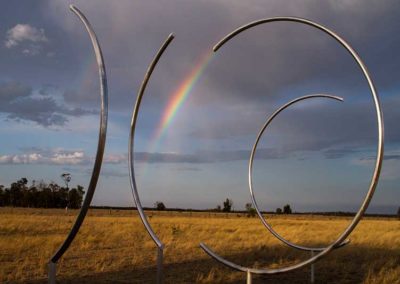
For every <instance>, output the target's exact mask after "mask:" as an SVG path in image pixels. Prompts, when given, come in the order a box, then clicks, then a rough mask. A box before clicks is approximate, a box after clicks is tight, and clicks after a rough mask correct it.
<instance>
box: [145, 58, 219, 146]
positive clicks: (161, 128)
mask: <svg viewBox="0 0 400 284" xmlns="http://www.w3.org/2000/svg"><path fill="white" fill-rule="evenodd" d="M212 55H213V53H212V52H207V53H206V54H205V55H203V56H202V57H201V58H200V60H199V62H198V63H197V64H196V65H195V67H194V68H193V69H192V70H191V72H190V73H189V75H188V76H187V77H186V78H185V80H183V82H182V83H181V84H180V85H179V87H178V88H177V89H176V90H175V91H174V92H173V95H172V96H171V99H170V101H169V102H168V104H167V106H166V108H165V111H164V113H163V115H162V118H161V121H160V124H159V125H158V127H157V131H156V134H155V135H154V138H153V139H152V141H154V143H157V142H159V141H160V139H161V138H162V136H163V135H164V133H165V132H166V130H167V129H168V127H169V126H170V125H171V123H172V121H173V120H174V118H175V116H176V114H177V113H178V111H179V109H180V108H181V107H182V105H183V103H184V102H185V101H186V99H187V98H188V96H189V94H190V91H191V90H192V89H193V86H194V85H195V84H196V82H197V81H198V80H199V78H200V77H201V74H202V73H203V71H204V69H205V68H206V66H207V65H208V63H209V62H210V61H211V58H212ZM153 145H154V144H153ZM151 148H152V149H151V150H155V149H154V148H155V147H154V146H153V147H151Z"/></svg>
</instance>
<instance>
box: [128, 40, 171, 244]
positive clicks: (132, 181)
mask: <svg viewBox="0 0 400 284" xmlns="http://www.w3.org/2000/svg"><path fill="white" fill-rule="evenodd" d="M173 39H174V35H173V34H170V35H169V36H168V38H167V39H166V40H165V42H164V44H163V45H162V46H161V48H160V49H159V50H158V52H157V54H156V56H155V57H154V59H153V61H152V62H151V64H150V66H149V68H148V69H147V72H146V75H145V76H144V79H143V82H142V85H141V86H140V89H139V93H138V96H137V98H136V103H135V107H134V109H133V113H132V121H131V130H130V134H129V148H128V153H129V155H128V156H129V177H130V184H131V188H132V194H133V198H134V199H135V203H136V207H137V210H138V212H139V216H140V219H141V220H142V222H143V225H144V226H145V228H146V230H147V232H148V233H149V235H150V237H151V238H152V239H153V241H154V242H155V244H156V245H157V247H158V248H160V249H163V248H164V244H163V243H162V242H161V241H160V239H159V238H158V237H157V235H156V234H155V233H154V230H153V228H152V227H151V225H150V223H149V221H148V220H147V217H146V214H145V213H144V210H143V207H142V203H141V202H140V198H139V193H138V190H137V185H136V179H135V167H134V163H135V158H134V155H135V151H134V143H135V130H136V122H137V117H138V114H139V109H140V103H141V102H142V98H143V95H144V92H145V90H146V86H147V83H148V82H149V80H150V77H151V74H152V73H153V70H154V68H155V67H156V65H157V63H158V61H159V60H160V58H161V56H162V55H163V53H164V51H165V50H166V49H167V47H168V45H169V44H170V43H171V41H172V40H173Z"/></svg>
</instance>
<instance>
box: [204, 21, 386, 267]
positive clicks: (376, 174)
mask: <svg viewBox="0 0 400 284" xmlns="http://www.w3.org/2000/svg"><path fill="white" fill-rule="evenodd" d="M283 21H286V22H295V23H301V24H304V25H308V26H311V27H314V28H316V29H319V30H321V31H323V32H324V33H326V34H328V35H329V36H331V37H332V38H333V39H335V40H336V41H337V42H339V43H340V44H341V45H342V46H343V47H344V48H345V49H346V50H347V51H348V52H349V53H350V55H351V56H352V58H353V59H354V61H355V62H356V63H357V65H358V66H359V68H360V69H361V71H362V72H363V75H364V77H365V79H366V80H367V82H368V86H369V88H370V90H371V94H372V98H373V101H374V106H375V111H376V118H377V126H378V145H377V155H376V162H375V167H374V172H373V174H372V177H371V181H370V185H369V188H368V192H367V194H366V196H365V198H364V200H363V202H362V204H361V206H360V208H359V210H358V211H357V214H356V215H355V216H354V218H353V220H352V222H351V223H350V225H349V226H348V227H347V228H346V229H345V231H344V232H343V233H342V234H341V235H340V236H339V237H338V238H337V239H336V240H335V241H334V242H333V243H332V244H330V245H329V246H328V247H326V248H325V249H324V250H322V251H320V252H319V253H318V254H316V255H314V256H313V257H311V258H309V259H307V260H305V261H302V262H300V263H298V264H295V265H292V266H287V267H283V268H278V269H268V270H263V271H262V272H260V273H263V274H276V273H284V272H288V271H293V270H296V269H299V268H302V267H304V266H306V265H308V264H312V263H314V262H315V261H317V260H318V259H320V258H321V257H323V256H325V255H326V254H328V253H329V252H330V251H332V250H333V249H334V248H336V247H337V246H339V245H340V244H342V243H343V242H344V241H345V240H346V238H347V237H348V236H349V235H350V234H351V232H352V231H353V230H354V228H355V227H356V226H357V224H358V222H359V221H360V220H361V218H362V216H363V214H364V213H365V211H366V210H367V208H368V205H369V203H370V201H371V199H372V197H373V195H374V192H375V189H376V186H377V185H378V180H379V175H380V172H381V168H382V160H383V152H384V146H383V143H384V126H383V113H382V108H381V105H380V102H379V97H378V94H377V92H376V88H375V86H374V84H373V82H372V79H371V77H370V75H369V72H368V70H367V67H366V66H365V64H364V63H363V62H362V60H361V58H360V57H359V56H358V54H357V53H356V52H355V51H354V49H353V48H352V47H351V46H350V45H349V44H348V43H347V42H346V41H345V40H344V39H343V38H341V37H340V36H339V35H337V34H336V33H335V32H333V31H331V30H330V29H328V28H326V27H324V26H322V25H319V24H317V23H314V22H312V21H310V20H306V19H302V18H294V17H275V18H267V19H261V20H258V21H254V22H251V23H249V24H246V25H244V26H242V27H239V28H238V29H236V30H235V31H233V32H232V33H230V34H228V35H227V36H226V37H224V38H223V39H222V40H221V41H220V42H219V43H217V44H216V45H215V46H214V51H217V50H218V49H219V48H220V47H221V46H222V45H224V44H225V43H226V42H227V41H228V40H230V39H232V38H233V37H234V36H236V35H237V34H239V33H241V32H242V31H245V30H247V29H249V28H251V27H254V26H257V25H260V24H264V23H270V22H283ZM202 248H203V247H202ZM203 249H204V248H203ZM206 252H207V251H206ZM210 255H211V256H212V257H214V258H215V259H216V260H218V261H220V262H222V263H223V264H225V265H227V266H229V267H232V268H233V269H237V267H234V266H231V263H230V262H229V261H226V260H223V258H221V257H218V258H217V257H216V256H217V255H216V254H215V253H213V254H210ZM222 260H223V261H222ZM254 273H258V272H254Z"/></svg>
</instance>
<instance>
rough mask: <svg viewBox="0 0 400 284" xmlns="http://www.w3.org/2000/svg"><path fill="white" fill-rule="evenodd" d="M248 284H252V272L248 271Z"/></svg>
mask: <svg viewBox="0 0 400 284" xmlns="http://www.w3.org/2000/svg"><path fill="white" fill-rule="evenodd" d="M246 284H251V272H250V270H247V280H246Z"/></svg>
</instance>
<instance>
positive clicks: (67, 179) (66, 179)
mask: <svg viewBox="0 0 400 284" xmlns="http://www.w3.org/2000/svg"><path fill="white" fill-rule="evenodd" d="M61 178H62V179H63V180H64V183H65V185H66V186H67V189H69V187H68V184H69V182H70V181H71V174H70V173H63V174H62V175H61Z"/></svg>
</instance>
